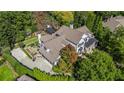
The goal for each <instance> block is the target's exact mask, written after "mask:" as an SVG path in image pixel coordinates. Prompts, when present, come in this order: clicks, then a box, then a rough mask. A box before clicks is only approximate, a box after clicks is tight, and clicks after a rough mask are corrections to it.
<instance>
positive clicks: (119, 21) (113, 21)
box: [103, 16, 124, 31]
mask: <svg viewBox="0 0 124 93" xmlns="http://www.w3.org/2000/svg"><path fill="white" fill-rule="evenodd" d="M121 25H122V26H124V17H123V16H117V17H112V18H110V19H108V20H107V22H103V26H104V27H109V28H110V29H111V31H114V30H115V29H116V28H117V27H119V26H121Z"/></svg>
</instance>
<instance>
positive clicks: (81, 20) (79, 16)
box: [74, 11, 88, 28]
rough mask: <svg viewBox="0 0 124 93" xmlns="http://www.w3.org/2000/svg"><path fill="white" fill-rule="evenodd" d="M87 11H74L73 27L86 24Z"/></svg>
mask: <svg viewBox="0 0 124 93" xmlns="http://www.w3.org/2000/svg"><path fill="white" fill-rule="evenodd" d="M87 15H88V12H84V11H76V12H74V27H75V28H78V27H81V26H83V25H85V24H86V19H87Z"/></svg>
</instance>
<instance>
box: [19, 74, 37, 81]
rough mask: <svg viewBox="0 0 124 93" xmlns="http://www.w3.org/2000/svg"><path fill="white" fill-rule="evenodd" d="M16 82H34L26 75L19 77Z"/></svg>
mask: <svg viewBox="0 0 124 93" xmlns="http://www.w3.org/2000/svg"><path fill="white" fill-rule="evenodd" d="M17 81H35V80H34V79H33V78H31V77H29V76H27V75H22V76H21V77H19V78H17Z"/></svg>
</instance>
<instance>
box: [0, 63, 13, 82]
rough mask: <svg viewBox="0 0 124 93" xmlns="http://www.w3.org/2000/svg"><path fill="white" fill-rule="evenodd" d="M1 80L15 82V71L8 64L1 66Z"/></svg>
mask: <svg viewBox="0 0 124 93" xmlns="http://www.w3.org/2000/svg"><path fill="white" fill-rule="evenodd" d="M0 80H3V81H4V80H15V76H14V74H13V71H12V70H11V68H9V67H8V66H7V65H6V64H3V65H1V66H0Z"/></svg>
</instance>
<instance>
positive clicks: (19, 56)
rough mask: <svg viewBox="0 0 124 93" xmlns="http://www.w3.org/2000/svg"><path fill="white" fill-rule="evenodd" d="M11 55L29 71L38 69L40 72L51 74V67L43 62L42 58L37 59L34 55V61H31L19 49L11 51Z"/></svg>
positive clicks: (46, 62) (45, 61)
mask: <svg viewBox="0 0 124 93" xmlns="http://www.w3.org/2000/svg"><path fill="white" fill-rule="evenodd" d="M11 53H12V55H13V56H14V57H15V58H16V59H17V60H18V61H19V62H20V63H21V64H23V65H25V66H27V67H28V68H30V69H33V68H35V67H36V68H38V69H40V70H41V71H45V72H48V73H51V74H53V72H52V65H51V64H50V63H49V62H48V61H47V60H45V59H44V58H43V57H38V56H37V55H36V60H35V61H32V60H31V59H30V58H29V57H28V56H27V55H26V54H25V53H24V52H23V50H22V49H21V48H17V49H13V50H12V51H11Z"/></svg>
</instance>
